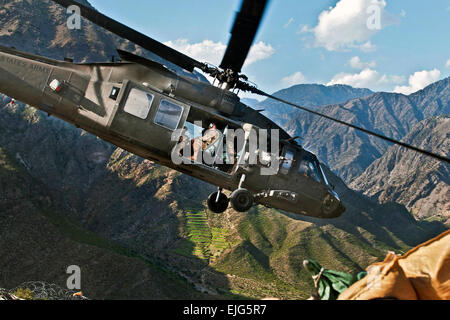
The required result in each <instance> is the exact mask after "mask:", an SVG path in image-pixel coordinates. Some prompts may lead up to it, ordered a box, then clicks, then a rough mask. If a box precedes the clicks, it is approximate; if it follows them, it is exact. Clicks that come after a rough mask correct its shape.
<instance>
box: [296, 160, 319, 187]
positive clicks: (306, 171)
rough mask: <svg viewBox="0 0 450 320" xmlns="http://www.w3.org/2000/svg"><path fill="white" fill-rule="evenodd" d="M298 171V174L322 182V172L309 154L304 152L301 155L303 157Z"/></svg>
mask: <svg viewBox="0 0 450 320" xmlns="http://www.w3.org/2000/svg"><path fill="white" fill-rule="evenodd" d="M298 171H299V173H300V174H302V175H304V176H306V177H309V178H312V179H314V180H316V181H317V182H322V179H321V176H322V174H321V172H320V171H319V167H318V165H317V161H316V159H315V158H314V157H313V156H312V155H310V154H307V153H305V154H304V155H303V158H302V161H301V163H300V166H299V168H298Z"/></svg>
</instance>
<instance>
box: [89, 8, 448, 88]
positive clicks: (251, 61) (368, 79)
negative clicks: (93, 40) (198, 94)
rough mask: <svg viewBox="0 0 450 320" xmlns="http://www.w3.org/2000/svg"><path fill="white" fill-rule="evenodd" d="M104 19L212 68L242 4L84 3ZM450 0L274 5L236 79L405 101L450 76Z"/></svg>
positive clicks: (258, 83)
mask: <svg viewBox="0 0 450 320" xmlns="http://www.w3.org/2000/svg"><path fill="white" fill-rule="evenodd" d="M90 2H91V4H92V5H93V6H94V7H95V8H97V9H98V10H99V11H101V12H102V13H104V14H106V15H108V16H110V17H112V18H114V19H116V20H118V21H120V22H122V23H125V24H127V25H128V26H130V27H132V28H134V29H136V30H138V31H140V32H142V33H144V34H146V35H148V36H150V37H152V38H154V39H156V40H158V41H160V42H163V43H165V44H167V45H169V46H171V47H173V48H175V49H177V50H180V51H182V52H183V53H185V54H187V55H189V56H191V57H193V58H195V59H198V60H199V61H202V62H209V63H211V64H213V65H219V64H220V62H221V60H222V56H223V53H224V51H225V48H226V45H227V44H228V41H229V37H230V30H231V27H232V24H233V21H234V18H235V14H236V12H237V11H238V10H239V8H240V3H241V1H240V0H226V1H223V0H164V1H156V0H131V1H123V0H90ZM449 31H450V0H432V1H423V0H314V1H310V0H309V1H307V0H271V1H270V3H269V6H268V9H267V11H266V13H265V16H264V20H263V22H262V25H261V28H260V30H259V32H258V34H257V37H256V39H255V42H254V44H253V47H252V50H251V52H250V54H249V57H248V58H247V62H246V64H245V65H244V69H243V73H244V74H246V75H247V76H248V77H249V79H250V81H252V82H253V83H256V84H257V85H258V88H260V89H262V90H264V91H267V92H269V93H272V92H275V91H278V90H280V89H284V88H287V87H291V86H293V85H296V84H303V83H318V84H324V85H333V84H347V85H351V86H353V87H359V88H369V89H371V90H373V91H386V92H398V93H404V94H410V93H413V92H416V91H418V90H421V89H423V88H424V87H425V86H427V85H428V84H431V83H433V82H435V81H438V80H440V79H444V78H446V77H448V76H450V33H449Z"/></svg>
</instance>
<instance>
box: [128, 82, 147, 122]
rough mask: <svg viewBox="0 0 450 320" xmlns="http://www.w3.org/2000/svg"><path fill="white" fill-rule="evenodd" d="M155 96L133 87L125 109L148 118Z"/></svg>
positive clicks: (142, 117) (139, 116)
mask: <svg viewBox="0 0 450 320" xmlns="http://www.w3.org/2000/svg"><path fill="white" fill-rule="evenodd" d="M153 98H154V96H153V95H152V94H150V93H148V92H145V91H142V90H139V89H137V88H132V89H131V90H130V93H129V94H128V99H127V102H126V103H125V107H124V108H123V110H124V111H125V112H126V113H129V114H132V115H133V116H135V117H138V118H140V119H147V116H148V113H149V112H150V108H151V106H152V102H153Z"/></svg>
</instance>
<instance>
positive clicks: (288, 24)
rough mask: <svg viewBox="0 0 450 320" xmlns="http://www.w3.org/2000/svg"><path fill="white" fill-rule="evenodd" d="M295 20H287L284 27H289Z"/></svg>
mask: <svg viewBox="0 0 450 320" xmlns="http://www.w3.org/2000/svg"><path fill="white" fill-rule="evenodd" d="M292 22H294V18H290V19H289V21H288V22H286V24H285V25H284V26H283V28H285V29H286V28H287V27H289V26H290V25H291V23H292Z"/></svg>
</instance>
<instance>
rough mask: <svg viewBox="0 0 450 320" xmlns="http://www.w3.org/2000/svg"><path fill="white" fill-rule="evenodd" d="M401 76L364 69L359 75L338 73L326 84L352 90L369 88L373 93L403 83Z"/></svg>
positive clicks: (403, 79)
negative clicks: (342, 86)
mask: <svg viewBox="0 0 450 320" xmlns="http://www.w3.org/2000/svg"><path fill="white" fill-rule="evenodd" d="M404 81H405V78H404V77H403V76H395V75H386V74H380V73H379V72H378V71H376V70H373V69H370V68H365V69H364V70H362V71H361V72H360V73H344V72H342V73H339V74H337V75H335V76H334V77H333V79H331V81H330V82H329V83H328V84H327V85H328V86H332V85H335V84H346V85H349V86H352V87H354V88H369V89H371V90H375V91H383V90H384V91H386V87H387V86H388V85H392V84H399V83H403V82H404Z"/></svg>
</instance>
